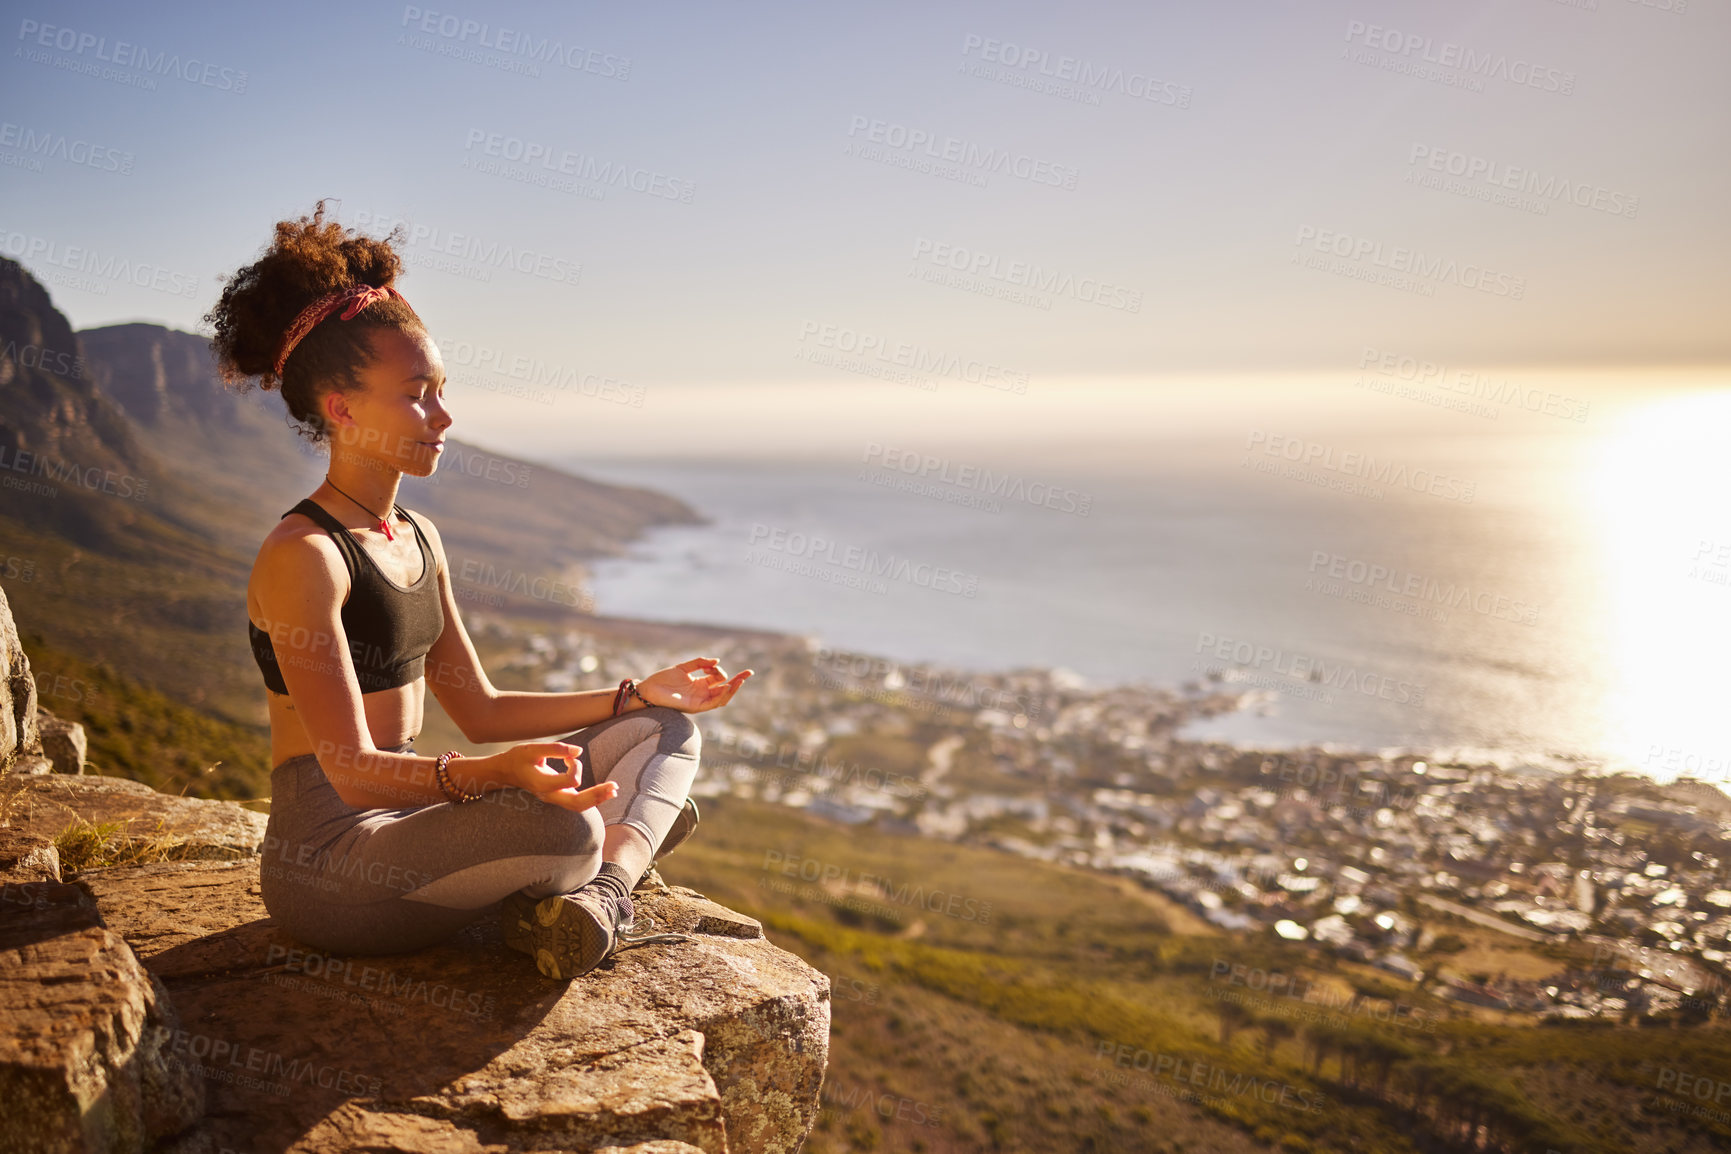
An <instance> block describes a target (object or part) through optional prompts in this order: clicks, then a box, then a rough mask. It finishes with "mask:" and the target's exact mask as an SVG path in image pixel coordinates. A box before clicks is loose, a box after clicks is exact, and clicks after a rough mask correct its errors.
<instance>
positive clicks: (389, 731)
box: [246, 513, 427, 768]
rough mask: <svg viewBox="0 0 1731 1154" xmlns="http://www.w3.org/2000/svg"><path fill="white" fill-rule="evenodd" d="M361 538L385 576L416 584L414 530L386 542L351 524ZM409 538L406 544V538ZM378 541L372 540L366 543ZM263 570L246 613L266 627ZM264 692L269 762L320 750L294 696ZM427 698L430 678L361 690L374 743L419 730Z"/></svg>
mask: <svg viewBox="0 0 1731 1154" xmlns="http://www.w3.org/2000/svg"><path fill="white" fill-rule="evenodd" d="M295 516H296V517H300V519H301V521H302V522H303V523H310V522H309V519H308V518H305V517H302V516H301V515H300V514H298V513H297V514H295ZM395 523H396V524H397V525H400V526H404V527H407V526H408V522H406V521H403V520H402V519H401V518H396V519H395ZM351 532H352V533H354V534H356V535H357V539H361V540H362V545H361V547H362V548H363V549H366V550H367V553H368V555H369V556H371V557H372V558H373V559H374V560H375V561H377V562H378V565H379V568H380V569H381V570H382V571H383V572H384V574H385V576H387V577H389V578H390V579H391V580H392V581H395V582H396V583H397V584H399V585H402V586H409V585H413V584H415V582H416V581H418V580H419V579H420V576H421V563H422V562H421V554H420V546H419V544H418V543H417V542H416V540H415V536H414V533H413V532H412V531H411V532H409V533H407V534H404V533H400V532H399V533H398V534H397V538H396V542H395V545H394V546H393V545H392V544H390V543H387V542H386V540H385V536H384V534H382V533H379V532H378V531H377V530H368V529H351ZM405 538H406V539H407V542H408V547H407V549H405V548H404V545H403V542H404V540H405ZM367 541H372V542H376V543H377V544H376V545H371V546H370V545H368V544H367V543H366V542H367ZM378 545H383V546H384V549H385V553H384V555H383V556H381V555H380V550H379V548H378V547H377V546H378ZM259 577H260V574H259V572H258V569H257V568H256V566H255V567H254V569H253V573H252V577H251V580H249V581H248V583H247V591H246V612H247V617H248V618H249V619H251V621H252V623H253V624H254V625H257V626H258V627H259V628H260V629H263V628H265V626H264V624H263V623H264V621H265V615H264V612H263V611H262V610H261V609H260V608H259V605H258V598H257V596H256V594H255V593H254V592H253V585H254V583H256V582H257V581H258V580H259ZM348 596H349V591H348V589H347V588H346V587H345V588H344V589H343V593H342V599H343V600H344V601H346V600H348ZM264 692H265V697H266V698H267V699H268V701H269V705H270V763H271V767H272V768H275V767H276V766H279V765H281V764H282V763H283V762H285V761H287V760H288V759H289V758H291V757H299V756H301V755H302V754H307V753H316V752H317V751H316V750H315V749H314V748H313V740H312V738H310V737H308V736H307V731H306V726H305V725H303V724H302V723H301V716H300V712H299V711H298V710H297V709H296V708H295V703H294V698H293V697H292V696H290V695H289V694H286V693H277V692H275V691H274V690H272V689H269V688H266V689H265V691H264ZM426 699H427V679H426V678H425V677H424V676H423V677H417V678H415V680H413V681H411V682H409V683H408V684H406V685H398V686H393V687H392V688H390V689H377V690H374V691H372V692H371V693H362V694H361V710H362V712H363V714H364V715H365V717H366V722H367V732H368V733H369V734H371V735H372V738H373V747H374V748H375V749H385V748H388V747H390V746H396V745H402V744H403V743H404V742H406V741H408V740H409V739H410V738H412V737H414V736H416V735H417V734H419V733H420V732H421V724H422V720H423V712H424V708H425V705H426Z"/></svg>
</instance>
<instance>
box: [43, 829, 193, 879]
mask: <svg viewBox="0 0 1731 1154" xmlns="http://www.w3.org/2000/svg"><path fill="white" fill-rule="evenodd" d="M131 825H132V823H131V822H126V821H105V822H100V823H96V824H93V823H91V822H88V821H85V820H84V819H83V818H81V817H79V818H74V819H73V822H72V824H71V825H69V826H67V827H66V828H65V829H63V830H61V831H60V834H59V836H57V837H56V838H55V839H54V848H55V849H57V850H59V851H60V868H61V869H62V870H63V871H65V872H66V873H75V872H77V871H80V870H92V869H107V868H108V867H110V866H122V865H144V864H145V863H147V862H158V861H179V860H181V859H183V858H186V857H188V856H189V854H188V853H187V852H186V851H187V841H186V839H185V838H184V837H181V836H180V835H179V834H172V833H168V832H166V831H164V830H163V828H162V822H160V821H158V822H157V824H156V829H154V830H152V831H151V832H150V833H147V834H145V835H143V836H142V837H140V836H136V835H134V834H133V833H132V832H131V828H130V827H131Z"/></svg>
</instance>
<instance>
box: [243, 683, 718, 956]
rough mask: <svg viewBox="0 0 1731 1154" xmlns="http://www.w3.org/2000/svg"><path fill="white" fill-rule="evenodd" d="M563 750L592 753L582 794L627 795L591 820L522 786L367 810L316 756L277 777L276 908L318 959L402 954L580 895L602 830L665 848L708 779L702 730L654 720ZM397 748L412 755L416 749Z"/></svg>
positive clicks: (265, 890) (680, 719) (269, 874)
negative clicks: (344, 794) (347, 798)
mask: <svg viewBox="0 0 1731 1154" xmlns="http://www.w3.org/2000/svg"><path fill="white" fill-rule="evenodd" d="M558 740H560V741H567V742H570V743H571V744H572V745H578V746H581V747H582V753H581V754H580V755H579V757H578V761H579V763H580V764H581V766H582V769H583V774H582V784H583V786H584V787H588V786H591V785H595V784H596V783H598V782H602V781H614V782H617V783H618V784H619V793H618V795H617V796H616V797H614V798H613V799H612V800H611V801H608V802H604V803H602V804H601V805H600V806H597V807H595V808H593V809H587V810H583V811H581V812H573V811H572V810H568V809H565V808H563V807H561V806H556V805H553V804H551V803H550V802H545V801H542V800H541V799H540V798H538V797H536V796H535V795H534V794H532V793H529V792H528V791H526V790H522V789H517V788H515V787H512V788H507V789H501V790H492V791H489V792H488V793H487V794H486V795H485V796H484V797H483V798H482V799H481V800H480V801H477V802H471V803H468V804H462V805H459V804H456V803H453V802H438V803H435V804H431V805H417V806H407V807H404V808H400V809H355V808H354V807H353V806H350V805H348V804H347V803H345V802H344V801H343V800H342V798H340V797H338V796H337V791H336V789H335V788H334V787H332V785H331V783H330V782H329V781H328V780H326V778H325V775H324V771H323V770H322V769H320V768H319V762H318V758H317V756H315V755H314V754H310V753H308V754H302V755H301V756H299V757H291V758H289V759H288V760H287V761H284V762H283V763H282V764H281V765H279V766H277V767H276V769H274V770H272V771H271V807H270V822H269V825H268V826H267V827H266V829H265V840H264V847H263V848H262V849H261V850H260V862H259V892H260V896H261V897H262V898H263V899H264V905H265V909H267V910H269V911H270V915H271V917H272V918H274V919H276V921H277V922H278V923H279V924H280V925H281V926H282V927H283V928H284V929H285V930H287V931H288V932H289V933H290V934H291V935H293V936H294V937H296V938H298V939H300V940H301V941H302V942H305V943H306V944H307V945H309V946H312V947H314V948H316V949H321V950H327V951H331V952H334V953H346V954H388V953H403V952H407V951H410V950H417V949H420V948H422V947H423V946H428V945H431V944H432V943H434V942H437V941H440V940H442V939H444V938H446V937H449V936H450V935H451V934H453V933H455V932H456V931H457V930H460V929H462V928H463V927H464V926H466V925H468V924H469V923H470V922H471V921H473V920H474V918H475V916H476V914H477V913H478V912H479V911H480V910H482V909H483V908H485V907H486V906H489V905H491V904H493V903H494V902H497V901H499V900H500V899H501V898H503V897H505V896H506V895H507V894H510V893H513V892H515V891H517V890H521V891H523V892H524V893H526V894H528V895H530V896H531V897H551V896H553V895H554V894H561V893H570V892H571V891H572V890H575V889H576V888H577V887H579V886H581V885H582V884H583V883H584V882H586V881H588V880H589V879H591V878H593V877H594V876H595V874H596V872H597V871H598V870H599V869H600V868H601V841H602V835H603V826H604V825H607V826H611V825H629V826H631V827H632V828H634V829H636V830H638V831H640V832H641V833H642V834H643V835H644V836H645V837H647V838H648V839H649V845H650V848H651V850H654V849H656V848H659V846H660V845H661V841H662V839H663V838H664V837H665V836H666V835H667V831H668V829H669V828H671V826H672V824H673V819H674V818H675V817H677V816H678V814H679V810H680V808H681V807H682V806H683V805H684V804H685V799H686V797H687V795H688V794H689V793H690V792H691V783H692V781H693V780H694V779H695V778H696V775H697V760H698V754H699V751H700V746H701V741H700V738H699V737H698V732H697V726H696V725H694V724H693V723H692V721H691V718H690V717H688V716H686V715H685V714H684V713H681V712H679V711H678V710H676V709H667V708H663V707H652V708H649V709H642V710H637V711H636V712H633V713H628V714H625V715H624V716H621V717H615V718H612V719H610V720H607V721H603V722H600V723H599V724H596V725H591V726H589V727H588V728H586V729H579V730H578V731H577V732H575V733H571V734H567V735H566V736H564V737H562V738H559V739H558ZM390 749H391V752H394V753H412V752H414V741H413V739H411V740H409V741H408V742H405V743H404V744H403V745H400V746H392V747H390Z"/></svg>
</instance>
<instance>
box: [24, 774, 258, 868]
mask: <svg viewBox="0 0 1731 1154" xmlns="http://www.w3.org/2000/svg"><path fill="white" fill-rule="evenodd" d="M20 786H21V788H20V790H19V794H18V798H17V800H16V801H15V802H14V806H13V813H12V826H13V827H14V828H15V829H22V830H25V831H28V832H30V833H36V834H40V835H42V836H45V837H50V838H52V837H55V836H57V835H58V834H60V833H61V832H62V831H63V830H65V829H66V828H67V827H68V826H70V825H72V824H74V823H75V822H76V821H77V820H78V819H79V818H83V819H84V820H85V821H87V822H90V823H91V824H93V825H100V824H103V823H105V822H122V823H124V834H125V836H126V837H128V838H133V839H147V838H154V837H167V838H172V839H176V840H177V842H178V844H177V845H176V846H175V847H174V855H175V856H176V857H184V858H205V859H216V860H233V859H237V858H241V857H247V856H252V855H256V854H257V853H258V848H259V846H260V845H261V844H263V842H264V830H265V825H266V824H267V823H268V822H269V820H270V819H269V818H267V817H266V816H265V815H264V814H262V813H254V812H253V811H252V810H250V809H247V808H246V807H244V806H241V805H237V804H236V803H234V802H231V801H211V800H209V799H207V798H202V797H174V796H172V795H170V794H166V793H158V792H157V791H156V790H154V789H152V788H150V786H148V785H145V784H144V783H143V782H141V781H132V780H131V779H129V778H124V777H104V776H102V775H100V774H91V773H87V774H79V775H76V776H74V775H68V774H61V773H56V774H50V775H48V776H45V777H32V778H27V779H24V780H23V781H22V782H21V783H20Z"/></svg>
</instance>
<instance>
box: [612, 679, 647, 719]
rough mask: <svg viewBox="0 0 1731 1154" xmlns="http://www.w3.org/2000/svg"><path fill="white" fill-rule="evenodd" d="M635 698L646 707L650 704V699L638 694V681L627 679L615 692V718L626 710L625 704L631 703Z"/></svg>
mask: <svg viewBox="0 0 1731 1154" xmlns="http://www.w3.org/2000/svg"><path fill="white" fill-rule="evenodd" d="M633 697H635V698H636V699H637V700H639V701H641V702H642V703H643V704H644V705H646V706H647V705H648V704H649V699H648V698H647V697H644V696H643V695H642V694H641V693H639V692H637V679H636V678H633V677H627V678H626V679H625V680H624V681H621V682H620V683H619V688H618V689H616V690H614V691H613V716H614V717H618V716H619V711H620V710H622V709H624V708H625V703H626V702H628V701H630V700H631V699H632V698H633Z"/></svg>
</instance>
